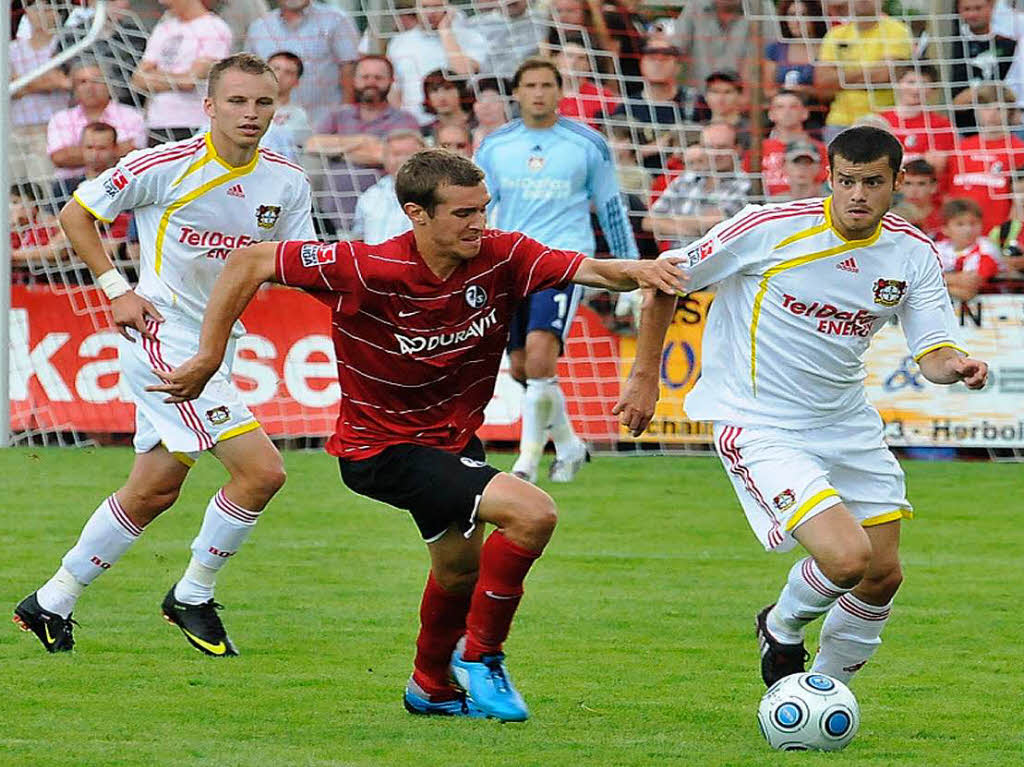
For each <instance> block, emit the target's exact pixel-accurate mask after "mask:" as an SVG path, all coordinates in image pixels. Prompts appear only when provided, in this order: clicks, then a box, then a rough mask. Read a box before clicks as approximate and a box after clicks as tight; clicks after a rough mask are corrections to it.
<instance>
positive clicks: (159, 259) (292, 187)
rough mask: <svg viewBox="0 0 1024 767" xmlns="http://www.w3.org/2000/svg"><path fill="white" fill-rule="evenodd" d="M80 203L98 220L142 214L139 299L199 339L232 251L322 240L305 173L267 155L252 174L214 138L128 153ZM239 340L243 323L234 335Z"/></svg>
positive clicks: (90, 184) (87, 186)
mask: <svg viewBox="0 0 1024 767" xmlns="http://www.w3.org/2000/svg"><path fill="white" fill-rule="evenodd" d="M75 199H76V200H78V202H79V203H80V204H81V205H82V207H84V208H85V209H86V210H88V211H89V212H90V213H92V215H94V216H95V217H96V218H98V219H100V220H101V221H111V220H113V219H114V218H116V217H117V215H118V214H120V213H122V212H124V211H127V210H132V211H134V212H135V221H136V225H137V226H138V230H139V245H140V262H141V263H140V269H139V284H138V285H137V286H136V291H137V292H138V293H139V294H140V295H143V296H145V297H146V298H148V299H149V300H150V301H152V302H153V303H154V304H155V305H156V306H157V307H158V308H159V309H160V310H161V312H162V313H164V314H165V316H166V315H167V314H168V313H169V314H170V315H171V317H173V318H175V319H176V320H178V321H183V322H186V323H190V324H193V325H194V326H195V329H196V332H197V333H198V330H199V327H200V326H201V325H202V321H203V312H204V311H205V309H206V304H207V301H208V299H209V296H210V291H211V290H212V289H213V283H214V281H215V280H216V279H217V275H219V274H220V271H221V269H222V268H223V266H224V259H226V258H227V256H228V253H229V252H230V251H231V249H232V248H240V247H245V246H246V245H252V244H253V243H256V242H260V241H261V240H286V239H307V238H312V237H314V236H315V234H314V231H313V217H312V199H311V193H310V186H309V179H308V178H307V177H306V174H305V172H304V171H303V170H302V168H300V167H299V166H297V165H295V164H293V163H291V162H290V161H288V160H287V159H286V158H284V157H282V156H281V155H278V154H277V153H275V152H271V151H268V150H266V149H263V148H260V149H259V150H258V151H257V152H256V154H255V155H254V156H253V158H252V161H251V162H249V163H248V164H247V165H244V166H241V167H237V168H236V167H232V166H231V165H228V164H227V163H226V162H225V161H224V160H223V159H222V158H221V157H220V156H219V155H218V154H217V151H216V149H215V148H214V146H213V142H212V141H211V139H210V134H209V133H206V134H203V135H202V136H198V137H196V138H193V139H188V140H186V141H175V142H172V143H168V144H160V145H159V146H156V147H153V148H151V149H142V150H139V151H136V152H131V153H129V154H128V155H126V156H125V157H123V158H122V159H121V160H120V162H118V163H117V165H115V166H114V167H113V168H110V169H109V170H107V171H105V172H104V173H102V174H100V175H99V176H98V177H97V178H95V179H92V180H90V181H84V182H83V183H82V184H80V185H79V187H78V188H77V189H76V190H75ZM242 332H244V330H243V328H242V325H241V323H236V325H235V328H234V335H236V336H237V335H240V334H241V333H242Z"/></svg>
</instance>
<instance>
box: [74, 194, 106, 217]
mask: <svg viewBox="0 0 1024 767" xmlns="http://www.w3.org/2000/svg"><path fill="white" fill-rule="evenodd" d="M71 196H72V197H74V198H75V202H77V203H78V204H79V205H81V206H82V207H83V208H85V209H86V211H87V212H88V213H89V215H90V216H92V217H93V218H95V219H97V220H98V221H102V222H103V223H104V224H109V223H112V222H113V220H114V219H112V218H103V216H101V215H100V214H99V213H97V212H96V211H94V210H93V209H92V208H90V207H89V206H88V205H86V204H85V203H84V202H82V198H81V197H79V196H78V192H74V193H72V195H71Z"/></svg>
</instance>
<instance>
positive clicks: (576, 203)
mask: <svg viewBox="0 0 1024 767" xmlns="http://www.w3.org/2000/svg"><path fill="white" fill-rule="evenodd" d="M512 89H513V96H514V97H515V99H516V101H517V102H519V109H520V113H521V114H522V117H521V119H518V120H513V121H512V122H511V123H509V124H508V125H506V126H504V127H503V128H501V129H499V130H497V131H495V132H494V133H492V134H490V135H489V136H487V138H485V139H484V141H483V143H482V144H481V145H480V148H479V149H478V150H477V155H476V157H475V160H476V162H477V164H478V165H479V166H480V167H481V168H483V170H484V173H485V174H486V176H487V189H488V191H489V192H490V193H491V210H492V224H493V225H494V226H495V227H497V228H498V229H505V230H510V231H519V232H523V233H524V234H526V235H528V236H530V237H533V238H534V239H536V240H539V241H540V242H543V243H544V244H545V245H547V246H549V247H551V248H560V249H571V250H579V251H582V252H583V253H585V254H587V255H588V256H593V255H594V247H595V244H594V230H593V228H592V227H591V224H590V211H591V208H592V207H593V209H594V210H596V212H597V217H598V220H599V221H600V223H601V229H602V230H603V231H604V234H605V238H606V239H607V241H608V245H609V247H610V249H611V251H612V254H613V255H614V256H616V257H617V258H637V257H638V252H637V247H636V240H635V239H634V238H633V230H632V228H631V227H630V224H629V218H628V216H627V214H626V208H625V205H624V204H623V202H622V197H621V195H620V193H619V183H618V180H617V179H616V177H615V165H614V163H613V161H612V154H611V150H610V149H609V148H608V143H607V142H606V141H605V140H604V138H603V137H602V136H601V134H599V133H597V132H596V131H594V130H592V129H590V128H588V127H587V126H586V125H583V124H582V123H579V122H576V121H574V120H569V119H567V118H564V117H559V115H558V102H559V101H560V100H561V98H562V76H561V74H560V73H559V71H558V69H557V68H556V67H555V65H554V64H552V63H551V62H550V61H548V60H546V59H536V58H532V59H527V60H526V61H524V62H523V63H522V64H520V66H519V69H517V70H516V73H515V76H514V78H513V80H512ZM580 294H581V289H580V288H579V286H574V285H570V286H569V287H567V288H564V289H551V290H545V291H541V292H539V293H534V294H533V295H532V296H530V297H529V299H528V300H527V301H525V302H524V303H523V304H522V306H521V307H520V309H519V311H518V312H517V315H516V317H515V319H514V320H513V321H512V323H511V332H510V334H509V347H508V348H509V359H510V361H511V365H512V375H513V377H514V378H516V380H518V381H520V382H525V385H526V395H525V397H524V399H523V415H522V432H521V435H520V441H519V457H518V459H517V460H516V462H515V465H514V466H513V467H512V473H513V474H515V475H516V476H518V477H520V478H522V479H525V480H527V481H529V482H535V481H536V480H537V472H538V467H539V465H540V459H541V455H542V454H543V452H544V445H545V444H546V443H547V436H548V432H549V431H550V435H551V439H552V440H553V441H554V443H555V460H554V462H553V463H552V464H551V468H550V471H549V473H548V475H549V477H550V478H551V479H552V480H553V481H555V482H570V481H572V479H573V478H574V477H575V476H576V472H578V471H579V469H580V467H581V466H582V465H583V463H584V462H585V461H586V460H588V458H589V456H588V454H587V448H586V445H585V444H584V442H583V440H581V439H580V438H579V437H577V436H576V433H575V432H574V431H573V428H572V423H571V422H570V421H569V414H568V412H567V411H566V407H565V397H564V396H563V394H562V390H561V388H560V387H559V385H558V373H557V371H558V356H559V355H560V354H561V352H562V349H563V347H564V344H565V339H566V338H567V337H568V334H569V328H570V326H571V325H572V320H573V315H574V314H575V313H576V307H577V305H578V304H579V300H580Z"/></svg>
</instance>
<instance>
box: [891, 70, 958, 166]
mask: <svg viewBox="0 0 1024 767" xmlns="http://www.w3.org/2000/svg"><path fill="white" fill-rule="evenodd" d="M896 78H897V79H896V108H895V109H890V110H888V111H886V112H882V113H881V117H882V118H883V119H884V120H885V121H886V122H887V123H889V126H890V128H889V130H890V132H891V133H892V134H893V135H894V136H895V137H896V138H898V139H899V140H900V143H901V144H903V163H904V165H906V163H908V162H912V161H913V160H927V161H928V163H929V164H930V165H931V166H932V167H933V168H935V173H936V176H939V177H941V176H942V175H943V174H944V173H945V170H946V161H947V160H948V159H949V155H950V154H952V152H953V148H954V141H955V138H954V137H955V134H954V132H953V126H952V123H950V121H949V120H947V119H946V118H945V117H943V116H942V115H940V114H937V113H936V112H933V111H930V110H929V107H928V101H929V94H930V93H931V92H932V90H933V86H934V85H935V83H936V82H938V80H939V71H938V70H937V69H936V68H935V67H934V66H932V65H931V64H923V65H917V66H916V67H913V66H908V67H903V68H901V69H900V70H899V71H898V72H897V75H896Z"/></svg>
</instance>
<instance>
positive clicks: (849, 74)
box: [814, 0, 912, 141]
mask: <svg viewBox="0 0 1024 767" xmlns="http://www.w3.org/2000/svg"><path fill="white" fill-rule="evenodd" d="M911 48H912V38H911V35H910V29H909V27H907V25H906V24H904V23H903V22H902V21H896V20H895V19H891V18H889V17H888V16H886V15H885V14H884V13H882V9H881V0H850V20H849V21H848V22H847V23H845V24H840V25H838V26H836V27H833V28H832V29H831V30H829V32H828V34H826V35H825V39H824V40H823V41H822V43H821V51H820V53H819V55H818V64H817V66H816V68H815V73H814V85H815V87H816V88H818V89H819V91H820V92H821V93H822V95H823V96H826V97H827V96H828V95H829V94H832V95H833V96H834V100H833V101H832V107H831V109H830V110H829V114H828V119H827V120H826V121H825V124H826V128H825V140H826V141H829V140H830V139H831V138H832V137H833V136H834V135H836V134H837V133H839V131H841V130H842V129H843V128H846V127H848V126H850V125H853V124H854V122H856V120H857V119H858V118H859V117H863V116H864V115H866V114H870V113H871V112H877V111H881V110H883V109H888V108H889V107H891V106H892V105H893V94H892V75H893V70H894V68H895V67H896V66H898V65H899V64H900V62H904V61H907V60H909V59H910V57H911Z"/></svg>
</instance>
